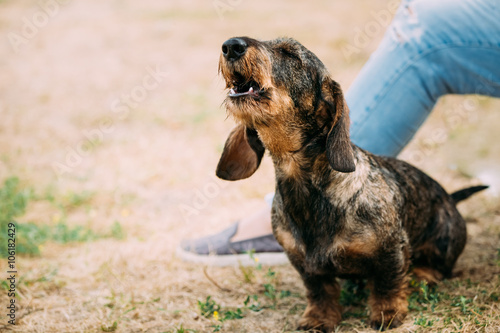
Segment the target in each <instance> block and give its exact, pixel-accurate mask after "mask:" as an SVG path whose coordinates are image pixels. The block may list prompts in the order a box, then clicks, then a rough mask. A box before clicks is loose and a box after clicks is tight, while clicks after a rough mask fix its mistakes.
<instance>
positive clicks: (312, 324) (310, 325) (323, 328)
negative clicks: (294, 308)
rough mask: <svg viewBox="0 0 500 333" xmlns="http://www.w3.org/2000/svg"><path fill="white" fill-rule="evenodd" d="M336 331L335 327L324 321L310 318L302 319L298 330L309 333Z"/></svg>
mask: <svg viewBox="0 0 500 333" xmlns="http://www.w3.org/2000/svg"><path fill="white" fill-rule="evenodd" d="M334 329H335V326H330V325H327V324H325V323H324V322H322V321H319V320H318V319H316V318H310V317H307V318H305V317H302V318H301V319H300V320H299V326H298V327H297V330H299V331H307V332H323V333H331V332H333V331H334Z"/></svg>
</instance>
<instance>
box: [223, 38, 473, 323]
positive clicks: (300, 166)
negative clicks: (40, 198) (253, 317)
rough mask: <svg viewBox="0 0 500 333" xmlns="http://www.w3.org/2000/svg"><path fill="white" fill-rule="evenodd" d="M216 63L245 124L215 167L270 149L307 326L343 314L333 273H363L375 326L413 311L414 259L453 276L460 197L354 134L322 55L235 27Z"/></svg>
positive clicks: (249, 167)
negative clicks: (240, 33) (237, 32)
mask: <svg viewBox="0 0 500 333" xmlns="http://www.w3.org/2000/svg"><path fill="white" fill-rule="evenodd" d="M222 51H223V52H222V54H221V57H220V62H219V71H220V73H221V74H222V76H223V77H224V79H225V81H226V85H227V88H228V89H230V91H229V94H228V97H227V98H226V100H225V106H226V109H227V111H228V113H229V114H230V115H232V116H233V117H234V118H235V119H236V121H237V122H238V123H239V125H238V126H237V127H236V128H235V129H234V130H233V131H232V132H231V134H230V135H229V138H228V140H227V142H226V144H225V148H224V152H223V154H222V157H221V160H220V162H219V165H218V167H217V175H218V176H219V177H221V178H223V179H227V180H238V179H242V178H247V177H250V176H251V175H252V174H253V173H254V172H255V170H256V169H257V168H258V166H259V164H260V161H261V159H262V156H263V154H264V150H265V149H267V150H268V151H269V153H270V155H271V157H272V159H273V162H274V166H275V170H276V194H275V197H274V202H273V207H272V226H273V231H274V235H275V236H276V239H277V240H278V242H279V243H280V244H281V245H282V246H283V248H284V249H285V251H286V253H287V255H288V257H289V259H290V262H291V263H292V264H293V266H294V267H295V268H296V269H297V271H298V272H299V273H300V275H301V277H302V279H303V280H304V284H305V286H306V288H307V298H308V306H307V308H306V310H305V313H304V315H303V317H302V318H301V320H300V322H299V328H301V329H312V328H314V329H320V330H323V331H331V330H333V329H334V328H335V326H336V325H338V323H339V322H340V320H341V317H342V315H341V307H340V305H339V303H338V299H339V294H340V288H339V285H338V283H337V281H336V278H337V277H339V278H364V279H367V280H368V282H369V287H370V288H371V294H370V299H369V304H370V307H371V318H370V319H371V324H372V327H374V328H376V329H379V328H383V329H386V328H389V327H396V326H398V325H400V324H401V322H402V320H403V319H404V318H405V316H406V314H407V305H408V303H407V285H408V283H407V282H408V281H407V276H408V270H409V266H410V263H411V264H412V265H413V267H414V268H413V272H414V274H416V275H417V276H418V277H420V278H422V279H426V280H428V281H429V282H431V283H435V282H437V281H438V280H441V279H443V278H445V277H450V276H451V272H452V268H453V266H454V264H455V262H456V260H457V258H458V256H459V255H460V253H461V252H462V250H463V248H464V246H465V241H466V227H465V222H464V220H463V219H462V217H461V216H460V214H459V212H458V211H457V209H456V208H455V203H456V202H455V201H456V200H455V199H463V198H465V197H467V196H469V195H470V194H472V193H473V192H476V191H478V190H480V189H482V187H477V188H472V189H469V190H465V191H463V192H460V193H459V194H456V195H455V199H454V197H453V195H452V196H450V195H448V194H447V193H446V191H445V190H444V189H443V188H442V187H441V186H440V185H439V184H438V183H437V182H435V181H434V180H432V179H431V178H430V177H429V176H427V175H426V174H424V173H423V172H422V171H420V170H418V169H416V168H415V167H413V166H411V165H409V164H407V163H405V162H403V161H399V160H396V159H393V158H386V157H380V156H375V155H372V154H370V153H369V152H367V151H364V150H363V149H361V148H359V147H357V146H355V145H354V144H352V143H351V142H350V139H349V109H348V108H347V105H346V102H345V100H344V97H343V94H342V91H341V89H340V86H339V85H338V84H337V83H336V82H335V81H333V80H332V79H331V77H330V75H329V73H328V72H327V70H326V68H325V66H324V65H323V64H322V62H321V61H320V60H319V59H318V58H317V57H316V56H315V55H314V54H313V53H311V52H310V51H309V50H307V49H306V48H305V47H304V46H302V45H301V44H300V43H298V42H297V41H295V40H293V39H287V38H283V39H276V40H272V41H265V42H262V41H257V40H255V39H251V38H247V37H239V38H232V39H229V40H228V41H226V42H225V43H224V44H223V47H222Z"/></svg>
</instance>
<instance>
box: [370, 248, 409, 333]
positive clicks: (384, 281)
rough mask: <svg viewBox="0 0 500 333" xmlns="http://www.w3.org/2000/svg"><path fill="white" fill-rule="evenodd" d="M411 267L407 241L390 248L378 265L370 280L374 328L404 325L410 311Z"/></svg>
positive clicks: (372, 324) (381, 328)
mask: <svg viewBox="0 0 500 333" xmlns="http://www.w3.org/2000/svg"><path fill="white" fill-rule="evenodd" d="M408 266H409V254H408V250H407V245H406V244H401V246H396V247H394V248H393V249H390V250H386V252H385V253H384V254H382V255H381V256H380V257H379V258H378V260H377V264H376V265H375V269H374V273H375V274H374V277H373V278H372V279H370V280H369V287H370V290H371V293H370V298H369V300H368V301H369V304H370V308H371V316H370V323H371V326H372V328H373V329H376V330H386V329H389V328H395V327H398V326H400V325H401V324H402V322H403V320H404V318H405V317H406V314H407V313H408V299H407V298H408V273H407V272H408Z"/></svg>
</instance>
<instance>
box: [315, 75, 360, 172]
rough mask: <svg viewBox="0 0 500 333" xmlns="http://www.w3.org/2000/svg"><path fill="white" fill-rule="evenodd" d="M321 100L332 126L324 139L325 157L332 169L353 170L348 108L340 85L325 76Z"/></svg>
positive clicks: (354, 166)
mask: <svg viewBox="0 0 500 333" xmlns="http://www.w3.org/2000/svg"><path fill="white" fill-rule="evenodd" d="M321 90H322V96H323V102H324V103H325V107H326V108H327V113H329V115H330V116H331V118H332V120H333V121H332V127H331V129H330V131H329V132H328V136H327V139H326V157H327V158H328V161H329V162H330V165H331V167H332V168H333V169H334V170H337V171H340V172H353V171H354V170H356V165H355V164H354V154H353V151H352V147H351V139H350V137H349V108H348V107H347V103H346V101H345V99H344V94H343V93H342V90H341V88H340V85H339V84H338V83H337V82H335V81H333V80H331V79H329V78H326V79H325V81H324V82H323V85H322V87H321Z"/></svg>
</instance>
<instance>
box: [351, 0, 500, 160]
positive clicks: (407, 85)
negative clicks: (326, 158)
mask: <svg viewBox="0 0 500 333" xmlns="http://www.w3.org/2000/svg"><path fill="white" fill-rule="evenodd" d="M445 94H479V95H487V96H496V97H500V2H499V1H498V0H439V1H438V0H403V1H402V3H401V5H400V7H399V8H398V11H397V12H396V15H395V17H394V19H393V21H392V23H391V25H390V26H389V28H388V29H387V31H386V33H385V36H384V38H383V40H382V42H381V44H380V45H379V47H378V49H377V50H376V51H375V52H374V53H373V54H372V55H371V57H370V59H369V60H368V62H367V63H366V64H365V66H364V67H363V69H362V70H361V72H360V73H359V75H358V76H357V78H356V80H355V81H354V82H353V84H352V85H351V87H350V88H349V90H348V91H347V93H346V100H347V104H348V106H349V108H350V111H351V121H352V124H351V139H352V141H353V142H354V143H355V144H357V145H358V146H360V147H361V148H364V149H366V150H368V151H370V152H372V153H375V154H379V155H386V156H396V155H398V154H399V152H400V151H401V150H402V149H403V148H404V147H405V145H406V144H407V143H408V142H409V141H410V139H411V138H412V137H413V135H414V134H415V132H416V131H417V129H418V128H419V127H420V126H421V125H422V123H423V122H424V121H425V119H426V118H427V116H428V115H429V113H430V111H431V110H432V108H433V107H434V105H435V104H436V102H437V100H438V99H439V97H441V96H443V95H445Z"/></svg>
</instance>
